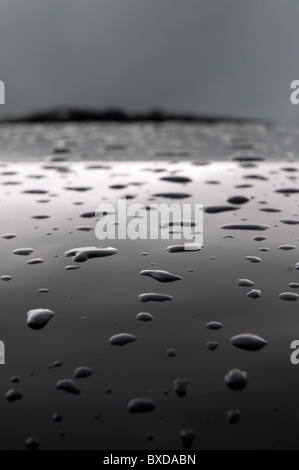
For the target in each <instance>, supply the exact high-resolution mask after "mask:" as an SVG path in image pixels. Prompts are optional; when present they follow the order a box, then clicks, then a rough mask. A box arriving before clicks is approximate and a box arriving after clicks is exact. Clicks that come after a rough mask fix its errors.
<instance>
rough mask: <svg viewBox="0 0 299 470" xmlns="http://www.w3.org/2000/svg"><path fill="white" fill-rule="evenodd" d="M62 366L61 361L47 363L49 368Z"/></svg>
mask: <svg viewBox="0 0 299 470" xmlns="http://www.w3.org/2000/svg"><path fill="white" fill-rule="evenodd" d="M61 366H62V361H54V362H52V364H50V365H49V369H53V368H56V367H61Z"/></svg>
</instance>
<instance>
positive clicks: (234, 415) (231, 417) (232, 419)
mask: <svg viewBox="0 0 299 470" xmlns="http://www.w3.org/2000/svg"><path fill="white" fill-rule="evenodd" d="M227 417H228V422H229V423H230V424H237V423H238V422H239V421H240V419H241V412H240V411H239V410H229V411H228V412H227Z"/></svg>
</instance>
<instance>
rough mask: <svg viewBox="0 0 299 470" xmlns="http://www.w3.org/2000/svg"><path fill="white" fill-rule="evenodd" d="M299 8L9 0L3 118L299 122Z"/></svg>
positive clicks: (166, 0) (227, 0) (202, 0)
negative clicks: (107, 111) (101, 112)
mask: <svg viewBox="0 0 299 470" xmlns="http://www.w3.org/2000/svg"><path fill="white" fill-rule="evenodd" d="M298 19H299V1H297V0H0V79H1V80H3V81H4V82H5V85H6V105H1V106H0V115H1V116H3V115H7V114H15V113H24V112H29V111H32V110H37V109H44V108H49V107H50V108H51V107H55V106H57V105H72V106H83V107H88V108H94V107H95V108H103V107H104V108H105V107H108V106H114V107H115V106H116V107H124V108H126V109H128V110H148V109H151V108H157V107H159V108H163V109H165V110H175V111H193V112H196V113H199V114H201V113H203V114H211V115H213V114H217V115H219V114H220V115H231V116H248V117H263V118H274V119H278V120H289V121H292V120H293V121H299V106H293V105H291V103H290V83H291V81H292V80H295V79H299V60H298V59H299V28H298Z"/></svg>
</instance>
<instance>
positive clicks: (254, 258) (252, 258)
mask: <svg viewBox="0 0 299 470" xmlns="http://www.w3.org/2000/svg"><path fill="white" fill-rule="evenodd" d="M246 259H247V260H248V261H250V262H251V263H261V262H262V260H261V258H259V257H258V256H246Z"/></svg>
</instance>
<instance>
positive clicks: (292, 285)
mask: <svg viewBox="0 0 299 470" xmlns="http://www.w3.org/2000/svg"><path fill="white" fill-rule="evenodd" d="M289 287H291V289H298V288H299V284H298V283H297V282H291V284H289Z"/></svg>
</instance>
